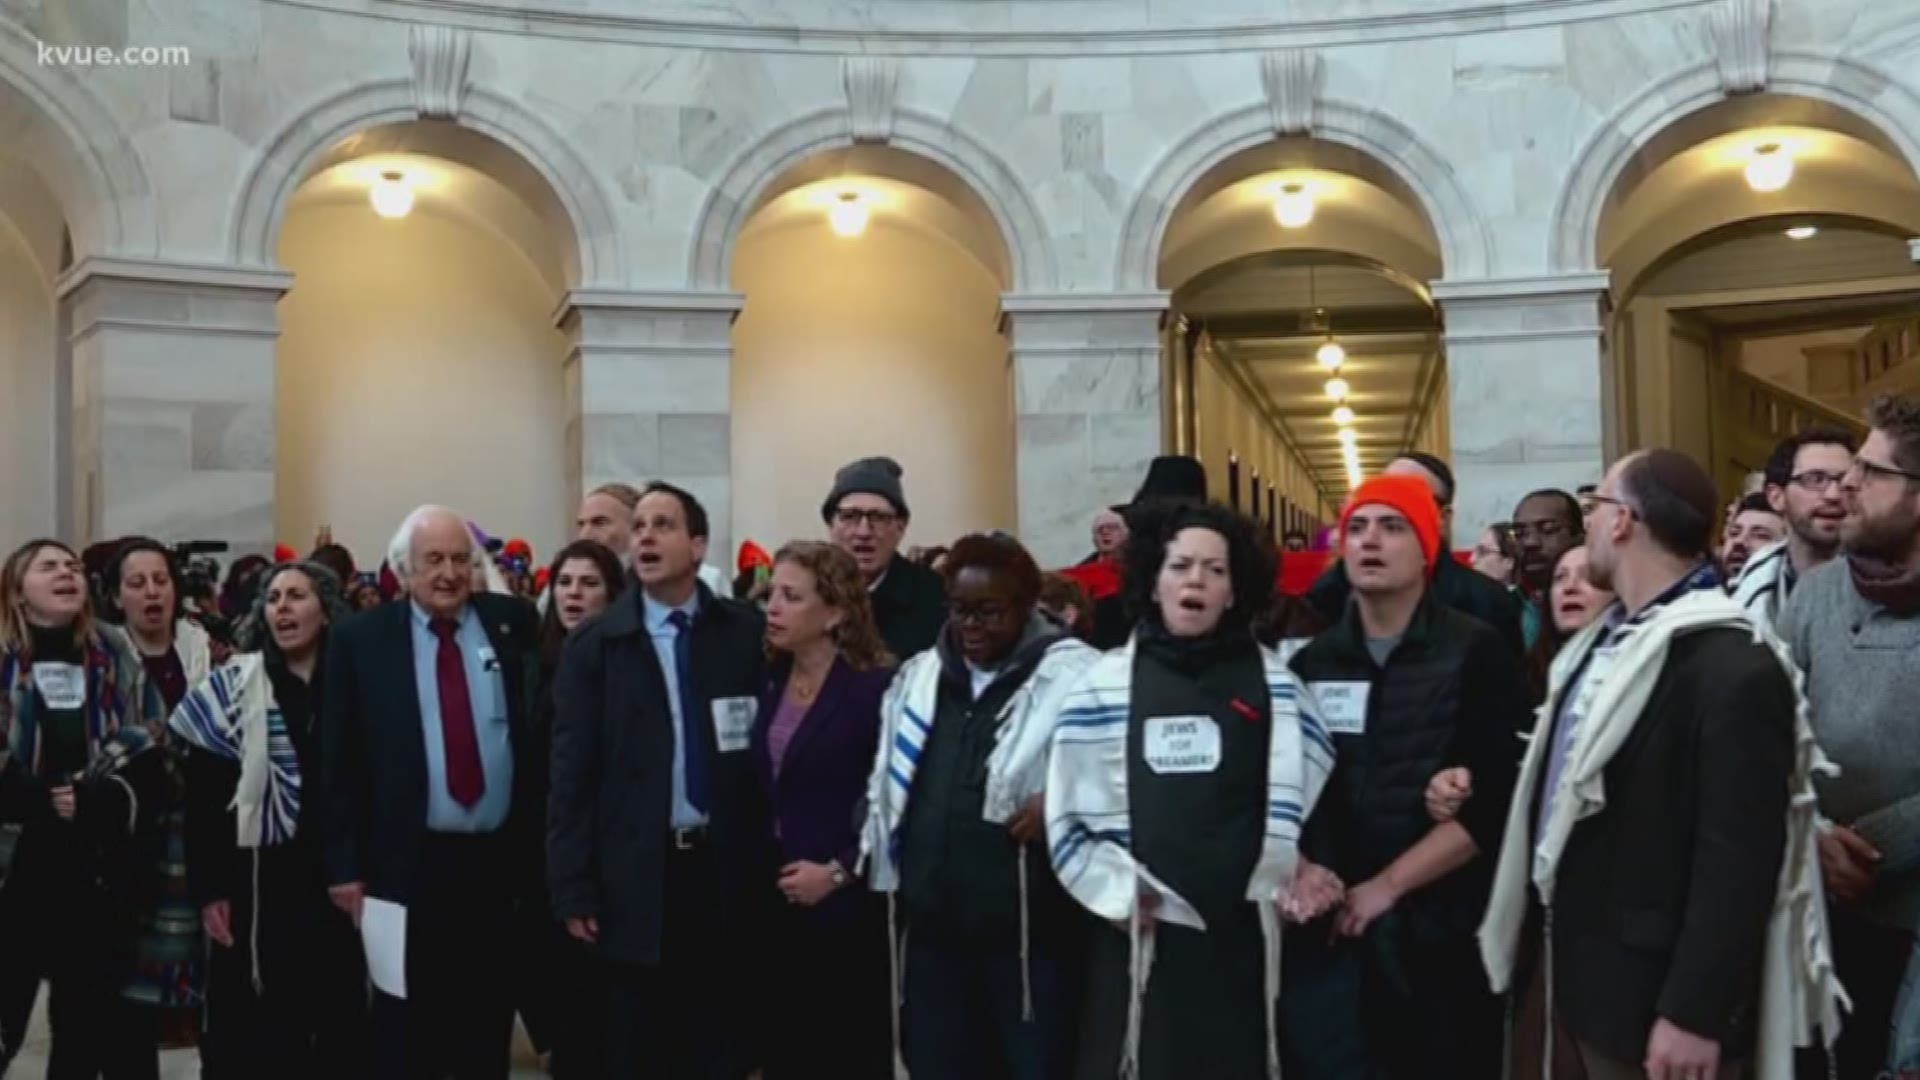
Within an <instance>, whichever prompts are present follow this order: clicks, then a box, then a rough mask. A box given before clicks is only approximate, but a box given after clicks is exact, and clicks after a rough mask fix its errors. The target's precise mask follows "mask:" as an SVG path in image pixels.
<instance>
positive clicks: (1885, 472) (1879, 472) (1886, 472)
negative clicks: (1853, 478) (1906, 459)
mask: <svg viewBox="0 0 1920 1080" xmlns="http://www.w3.org/2000/svg"><path fill="white" fill-rule="evenodd" d="M1853 469H1858V470H1860V475H1862V476H1897V477H1899V478H1900V479H1902V480H1906V481H1908V482H1910V483H1916V484H1920V473H1910V472H1908V471H1907V470H1905V469H1902V468H1898V467H1896V466H1893V465H1882V464H1880V463H1879V462H1877V461H1872V460H1869V459H1867V458H1864V457H1861V456H1859V455H1857V454H1856V455H1854V459H1853ZM1852 471H1853V470H1852V469H1849V470H1848V473H1849V475H1851V473H1852Z"/></svg>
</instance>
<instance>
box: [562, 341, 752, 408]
mask: <svg viewBox="0 0 1920 1080" xmlns="http://www.w3.org/2000/svg"><path fill="white" fill-rule="evenodd" d="M729 366H730V365H729V363H728V360H727V358H726V357H725V356H724V355H715V354H711V353H693V354H690V355H685V356H671V355H668V356H661V355H655V354H652V353H647V354H639V355H636V354H632V353H622V352H620V351H618V350H596V351H594V352H592V353H590V354H588V355H586V356H583V357H582V358H581V378H580V394H581V401H582V403H583V404H582V408H583V409H584V410H585V411H587V412H590V413H643V412H644V413H661V412H673V413H703V412H704V413H717V412H726V411H727V410H728V408H729V407H730V401H729V385H730V384H729V379H728V374H727V369H728V367H729Z"/></svg>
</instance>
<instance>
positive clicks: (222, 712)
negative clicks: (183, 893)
mask: <svg viewBox="0 0 1920 1080" xmlns="http://www.w3.org/2000/svg"><path fill="white" fill-rule="evenodd" d="M167 726H168V727H169V728H170V729H171V730H172V733H173V734H174V735H176V736H178V737H179V738H181V739H184V740H186V742H187V743H188V744H189V745H192V746H197V747H199V748H200V749H202V750H205V751H207V752H208V753H211V754H214V755H215V756H218V757H222V758H225V759H227V760H228V761H232V762H234V763H236V764H238V765H239V766H240V784H239V786H238V788H237V789H236V790H235V792H234V796H233V805H232V807H231V809H232V810H233V811H234V817H235V819H236V821H237V823H238V829H239V836H238V840H237V842H238V844H239V846H241V847H243V848H259V847H271V846H273V845H275V844H284V843H286V842H287V841H289V840H291V839H293V835H294V831H295V827H296V825H297V823H298V822H299V820H300V759H299V757H298V755H297V754H295V752H294V748H293V739H292V737H291V736H289V735H288V734H287V725H286V719H285V718H284V717H283V716H282V715H281V713H280V706H279V704H278V702H276V701H275V700H274V696H273V680H272V679H270V678H268V677H267V664H266V658H265V657H264V656H263V655H262V654H260V653H245V654H242V655H241V656H238V657H235V658H234V659H233V660H232V661H230V662H228V663H226V664H223V665H221V666H220V667H218V668H215V669H214V671H213V673H212V674H211V675H209V676H207V678H206V680H205V681H204V682H202V683H200V685H199V686H197V687H195V688H194V689H193V690H192V691H191V692H189V693H188V694H187V696H186V697H185V698H183V699H181V702H180V707H179V708H178V709H175V710H174V712H173V717H172V719H170V720H169V721H168V722H167Z"/></svg>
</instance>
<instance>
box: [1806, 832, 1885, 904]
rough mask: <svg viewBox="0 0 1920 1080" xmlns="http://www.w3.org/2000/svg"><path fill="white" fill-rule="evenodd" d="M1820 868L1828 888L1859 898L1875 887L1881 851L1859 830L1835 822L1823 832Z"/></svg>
mask: <svg viewBox="0 0 1920 1080" xmlns="http://www.w3.org/2000/svg"><path fill="white" fill-rule="evenodd" d="M1820 870H1821V874H1822V876H1824V877H1825V878H1826V882H1827V891H1828V892H1830V893H1832V894H1833V895H1834V896H1835V897H1837V898H1838V899H1841V900H1858V899H1860V898H1861V897H1862V896H1865V895H1866V894H1867V891H1868V890H1869V889H1871V888H1873V879H1874V876H1875V875H1876V874H1878V873H1879V870H1880V853H1879V852H1878V851H1876V850H1874V847H1873V845H1872V844H1869V843H1867V842H1866V841H1865V840H1863V839H1861V837H1860V834H1859V833H1857V832H1854V831H1853V830H1852V829H1849V828H1847V827H1846V826H1845V825H1835V826H1832V827H1831V828H1829V829H1828V830H1827V831H1826V832H1823V833H1821V834H1820Z"/></svg>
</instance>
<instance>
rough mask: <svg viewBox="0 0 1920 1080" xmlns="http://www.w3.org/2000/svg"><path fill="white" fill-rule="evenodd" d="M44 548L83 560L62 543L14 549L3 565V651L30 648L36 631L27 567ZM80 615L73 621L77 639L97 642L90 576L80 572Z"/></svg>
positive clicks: (0, 589) (0, 607)
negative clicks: (26, 587)
mask: <svg viewBox="0 0 1920 1080" xmlns="http://www.w3.org/2000/svg"><path fill="white" fill-rule="evenodd" d="M43 548H57V549H58V550H60V551H64V552H66V553H67V554H68V555H70V556H72V557H73V559H74V561H76V562H77V561H79V559H80V553H79V552H77V551H74V550H73V549H72V548H70V547H68V546H67V545H65V544H63V543H61V542H60V541H58V540H29V541H27V542H26V543H25V544H22V545H21V546H19V547H17V548H15V549H14V551H13V554H11V555H9V556H7V561H6V564H5V565H4V566H0V652H16V651H19V650H21V649H24V648H26V647H27V641H28V637H29V635H30V634H31V633H32V631H31V630H30V628H29V624H28V622H27V598H26V596H25V595H24V590H23V588H22V586H23V585H24V583H25V581H26V577H27V567H28V566H29V565H30V564H31V563H32V562H33V558H34V556H36V555H38V554H40V551H41V549H43ZM80 597H81V601H80V614H79V615H78V616H76V617H75V618H74V620H73V629H74V636H75V637H76V638H77V639H78V640H80V641H92V640H93V639H94V633H95V626H94V619H93V593H92V590H91V589H89V588H88V587H87V573H86V570H85V569H82V570H81V571H80Z"/></svg>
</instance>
